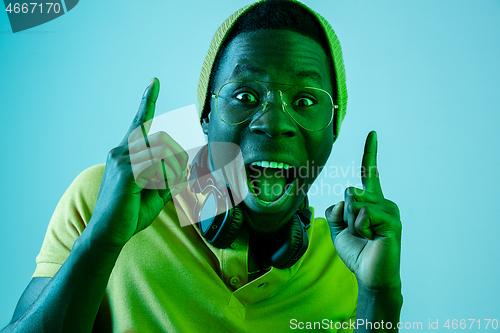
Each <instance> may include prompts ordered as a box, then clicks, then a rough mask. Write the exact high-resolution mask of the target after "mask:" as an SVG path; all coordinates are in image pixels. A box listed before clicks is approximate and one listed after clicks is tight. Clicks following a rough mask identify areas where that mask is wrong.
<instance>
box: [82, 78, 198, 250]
mask: <svg viewBox="0 0 500 333" xmlns="http://www.w3.org/2000/svg"><path fill="white" fill-rule="evenodd" d="M159 89H160V83H159V81H158V79H156V78H154V79H153V80H151V82H150V84H149V86H148V88H147V89H146V91H145V92H144V95H143V97H142V101H141V105H140V106H139V110H138V112H137V114H136V116H135V118H134V120H133V122H132V124H131V125H130V128H129V130H128V131H127V134H126V135H125V137H124V138H123V140H122V142H121V143H120V144H119V145H118V146H117V147H116V148H114V149H112V150H111V151H110V152H109V154H108V158H107V161H106V168H105V171H104V176H103V179H102V183H101V187H100V190H99V195H98V198H97V203H96V205H95V208H94V212H93V215H92V219H91V221H90V223H89V226H91V227H92V234H93V237H96V239H97V240H98V241H99V243H100V244H105V245H111V246H118V247H121V246H123V245H125V244H126V243H127V242H128V241H129V240H130V238H132V236H134V235H135V234H136V233H138V232H139V231H141V230H143V229H145V228H146V227H148V226H149V225H150V224H151V223H152V222H153V220H154V219H155V218H156V217H157V216H158V214H159V213H160V211H161V210H162V208H163V206H164V205H165V204H166V203H167V202H168V201H169V200H170V199H171V198H172V195H175V194H176V193H179V192H180V191H182V190H183V187H185V186H186V184H187V180H185V178H186V171H187V161H188V155H187V153H186V152H185V151H184V149H182V147H181V146H180V145H179V144H178V143H177V142H175V141H174V140H173V139H172V138H171V137H170V136H169V135H168V134H166V133H165V132H157V133H154V134H152V135H149V136H146V135H147V133H148V131H149V128H150V127H151V120H152V119H153V116H154V112H155V103H156V100H157V98H158V93H159ZM167 179H168V180H169V181H172V182H175V184H179V185H177V186H176V188H175V189H174V188H172V189H170V188H169V186H168V182H167ZM172 190H173V191H172Z"/></svg>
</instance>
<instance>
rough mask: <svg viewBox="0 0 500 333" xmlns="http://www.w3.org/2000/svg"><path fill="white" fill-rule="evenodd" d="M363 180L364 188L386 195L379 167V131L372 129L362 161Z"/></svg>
mask: <svg viewBox="0 0 500 333" xmlns="http://www.w3.org/2000/svg"><path fill="white" fill-rule="evenodd" d="M361 182H362V183H363V190H365V191H368V192H371V193H373V194H376V195H380V196H382V197H383V196H384V194H383V193H382V187H381V186H380V178H379V176H378V168H377V132H375V131H371V132H370V133H368V137H367V138H366V142H365V151H364V153H363V161H362V163H361Z"/></svg>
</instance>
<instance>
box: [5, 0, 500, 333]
mask: <svg viewBox="0 0 500 333" xmlns="http://www.w3.org/2000/svg"><path fill="white" fill-rule="evenodd" d="M304 2H305V3H306V4H307V5H309V6H310V7H311V8H313V9H314V10H316V11H318V12H319V13H320V14H322V15H323V16H324V17H325V18H326V19H327V20H328V21H329V22H330V23H331V24H332V26H333V27H334V29H335V30H336V32H337V34H338V36H339V38H340V41H341V43H342V46H343V50H344V61H345V65H346V71H347V84H348V91H349V106H348V109H347V116H346V119H345V122H344V124H343V127H342V131H341V135H340V138H339V139H338V141H337V142H336V143H335V146H334V150H333V153H332V156H331V158H330V160H329V164H328V165H327V169H328V168H331V167H335V166H337V167H338V168H341V167H342V168H343V170H344V171H345V170H350V171H348V173H349V175H348V176H347V177H345V178H344V177H338V178H332V177H329V176H325V175H324V174H323V175H321V176H320V180H321V179H323V182H324V183H326V184H327V185H325V186H323V190H324V191H327V190H328V188H330V189H334V190H336V191H334V192H335V193H331V194H330V195H328V194H327V193H326V194H325V193H323V195H320V194H317V195H313V196H311V201H312V205H313V206H315V207H316V212H317V215H323V213H322V212H323V211H324V210H325V209H326V208H327V207H328V206H330V205H332V204H334V203H336V202H338V201H340V200H343V198H342V194H341V193H342V191H341V189H343V188H345V187H346V186H347V185H353V184H354V185H357V184H360V179H359V178H358V176H357V172H355V174H354V176H353V175H352V170H357V169H353V168H357V167H358V166H359V164H360V163H361V157H362V152H363V144H364V140H365V138H366V135H367V133H368V132H369V131H370V130H372V129H375V130H377V132H378V138H379V168H380V177H381V182H382V187H383V189H384V194H385V196H386V197H387V198H389V199H391V200H393V201H395V202H396V203H397V204H398V205H399V207H400V210H401V218H402V222H403V248H402V266H401V275H402V278H403V294H404V297H405V303H404V306H403V311H402V317H401V320H402V321H410V322H422V323H423V326H424V328H426V327H427V326H428V321H429V320H431V321H435V320H436V319H439V326H440V327H441V330H446V329H444V328H443V327H442V325H443V324H444V321H445V320H446V319H448V318H450V319H453V318H456V319H469V318H470V319H472V318H475V319H484V318H490V319H491V318H496V319H498V320H500V301H499V300H500V288H499V287H498V281H500V267H499V266H500V265H499V264H498V259H497V256H498V253H500V245H499V244H500V242H499V241H498V235H499V234H500V227H499V224H500V223H499V217H498V212H496V208H498V203H499V200H498V199H499V196H498V194H497V193H498V188H499V185H500V177H499V171H498V166H499V165H500V156H499V149H498V143H499V142H500V141H499V139H500V138H499V136H500V134H499V133H500V132H499V131H498V126H499V124H500V116H499V115H500V113H499V110H500V100H499V98H498V96H499V92H500V83H499V82H500V81H499V77H500V61H499V59H500V2H499V1H498V0H481V1H477V0H460V1H457V0H439V1H435V0H433V1H431V0H420V1H412V2H410V1H397V0H391V1H389V0H382V1H353V0H336V1H320V0H305V1H304ZM248 3H249V2H248V1H241V0H231V1H217V2H215V1H169V2H160V1H141V2H135V1H134V2H132V1H121V2H114V1H113V2H108V1H81V2H80V3H79V4H78V5H77V6H76V7H75V8H74V9H73V10H72V11H71V12H69V13H67V14H65V15H63V16H61V17H60V18H58V19H56V20H53V21H51V22H48V23H46V24H44V25H41V26H39V27H35V28H33V29H30V30H27V31H25V32H20V33H16V34H13V33H12V32H11V30H10V26H9V22H8V18H7V14H6V13H5V12H4V11H2V12H1V13H0V112H1V121H0V140H1V145H0V149H1V151H0V154H1V167H0V168H1V173H0V186H1V189H2V190H1V191H0V205H1V212H2V213H1V214H0V281H1V283H0V296H1V298H0V326H2V327H3V326H4V325H6V324H7V323H8V322H9V320H10V317H11V315H12V313H13V311H14V308H15V305H16V302H17V300H18V298H19V296H20V295H21V293H22V291H23V290H24V288H25V287H26V285H27V284H28V282H29V280H30V277H31V274H32V273H33V271H34V269H35V257H36V255H37V254H38V251H39V249H40V246H41V244H42V241H43V237H44V234H45V230H46V227H47V224H48V221H49V219H50V217H51V214H52V212H53V210H54V208H55V206H56V204H57V202H58V200H59V198H60V197H61V196H62V194H63V193H64V191H65V189H66V188H67V187H68V186H69V184H70V183H71V181H72V180H73V179H74V178H75V177H76V176H77V175H78V174H79V173H80V172H81V171H82V170H84V169H85V168H87V167H90V166H92V165H94V164H98V163H103V162H104V161H105V158H106V155H107V152H108V151H109V150H110V149H111V148H113V147H114V146H116V145H117V144H118V143H119V142H120V141H121V139H122V137H123V135H124V134H125V132H126V130H127V129H128V127H129V124H130V122H131V121H132V118H133V116H134V114H135V112H136V110H137V107H138V105H139V101H140V98H141V95H142V93H143V91H144V89H145V88H146V85H147V84H148V82H149V80H150V79H151V78H152V77H153V76H157V77H158V78H159V79H160V81H161V92H160V98H159V100H158V103H157V113H158V114H161V113H164V112H167V111H169V110H173V109H177V108H179V107H183V106H186V105H189V104H193V103H196V87H197V82H198V75H199V71H200V68H201V64H202V62H203V59H204V57H205V53H206V51H207V49H208V46H209V42H210V40H211V37H212V34H213V33H214V32H215V30H216V28H217V27H218V25H219V24H220V23H222V22H223V20H224V19H225V18H226V17H227V16H229V15H230V14H231V13H232V12H234V11H235V10H237V9H238V8H240V7H242V6H243V5H246V4H248ZM194 130H199V129H198V128H196V127H195V129H194ZM336 184H339V185H337V186H336V187H334V186H335V185H336ZM319 189H321V188H319ZM311 306H314V300H311ZM483 324H484V323H482V325H483ZM284 325H286V323H284ZM482 328H483V326H482ZM424 331H425V329H424Z"/></svg>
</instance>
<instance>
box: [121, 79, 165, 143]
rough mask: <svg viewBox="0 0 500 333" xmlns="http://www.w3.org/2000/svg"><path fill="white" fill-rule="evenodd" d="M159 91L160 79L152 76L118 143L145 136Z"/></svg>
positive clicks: (153, 113)
mask: <svg viewBox="0 0 500 333" xmlns="http://www.w3.org/2000/svg"><path fill="white" fill-rule="evenodd" d="M159 92H160V81H159V80H158V79H157V78H156V77H154V78H153V79H152V80H151V81H150V82H149V85H148V87H147V88H146V91H144V94H143V95H142V100H141V104H140V105H139V110H137V113H136V115H135V117H134V120H133V121H132V124H131V125H130V127H129V129H128V131H127V134H125V137H124V138H123V140H122V143H121V144H120V145H125V144H126V143H127V142H133V141H135V140H137V139H139V138H141V137H142V136H146V135H147V134H148V132H149V128H150V127H151V121H150V120H152V119H153V117H154V115H155V106H156V100H157V99H158V94H159Z"/></svg>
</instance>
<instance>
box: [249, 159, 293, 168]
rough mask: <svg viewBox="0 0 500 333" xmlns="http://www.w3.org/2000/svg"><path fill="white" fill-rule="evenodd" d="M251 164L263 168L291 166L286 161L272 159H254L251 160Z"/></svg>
mask: <svg viewBox="0 0 500 333" xmlns="http://www.w3.org/2000/svg"><path fill="white" fill-rule="evenodd" d="M252 165H257V166H261V167H263V168H273V169H289V168H291V166H290V165H289V164H287V163H283V162H274V161H256V162H253V163H252Z"/></svg>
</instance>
